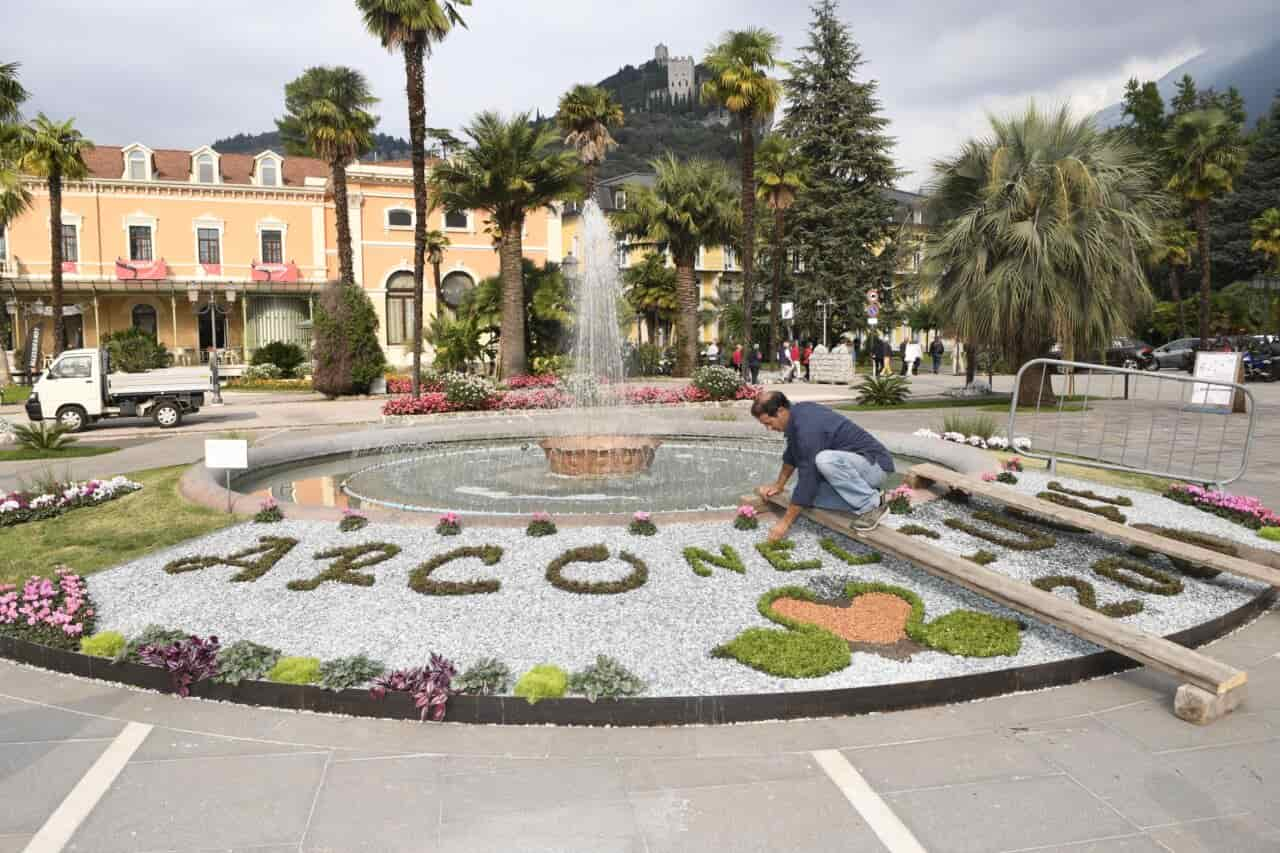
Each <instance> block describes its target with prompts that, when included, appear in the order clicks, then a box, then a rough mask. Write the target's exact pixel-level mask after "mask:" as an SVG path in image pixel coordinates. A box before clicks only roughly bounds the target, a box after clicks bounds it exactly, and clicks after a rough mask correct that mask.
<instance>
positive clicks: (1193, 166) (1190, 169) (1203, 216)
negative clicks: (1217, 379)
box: [1165, 109, 1246, 339]
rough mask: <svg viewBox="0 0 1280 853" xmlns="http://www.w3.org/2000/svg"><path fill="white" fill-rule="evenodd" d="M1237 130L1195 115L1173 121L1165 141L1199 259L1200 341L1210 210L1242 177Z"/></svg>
mask: <svg viewBox="0 0 1280 853" xmlns="http://www.w3.org/2000/svg"><path fill="white" fill-rule="evenodd" d="M1239 131H1240V128H1239V127H1238V126H1237V125H1236V123H1235V122H1233V121H1232V120H1231V119H1230V118H1228V117H1227V114H1226V113H1224V112H1223V111H1222V110H1217V109H1212V110H1196V111H1194V112H1189V113H1186V114H1184V115H1180V116H1178V117H1177V118H1176V119H1174V122H1173V126H1172V127H1170V128H1169V131H1168V133H1167V134H1166V136H1165V144H1166V146H1167V148H1168V152H1169V158H1170V160H1171V162H1172V164H1173V176H1172V177H1171V178H1169V184H1168V188H1169V190H1170V191H1172V192H1174V193H1176V194H1177V195H1178V196H1180V197H1181V198H1183V199H1184V200H1185V201H1187V202H1188V203H1189V204H1190V205H1191V210H1192V214H1193V216H1194V219H1195V223H1196V235H1197V243H1198V251H1197V254H1198V255H1199V256H1200V337H1201V339H1207V338H1208V337H1209V307H1210V304H1209V294H1210V289H1211V279H1210V275H1209V268H1210V264H1209V260H1210V258H1209V208H1210V203H1211V202H1212V201H1213V200H1214V199H1215V198H1217V197H1218V196H1221V195H1226V194H1227V193H1229V192H1231V190H1232V183H1233V181H1234V180H1235V178H1236V176H1238V175H1239V174H1240V173H1241V172H1243V171H1244V165H1245V159H1246V150H1245V147H1244V145H1242V144H1241V142H1240V132H1239Z"/></svg>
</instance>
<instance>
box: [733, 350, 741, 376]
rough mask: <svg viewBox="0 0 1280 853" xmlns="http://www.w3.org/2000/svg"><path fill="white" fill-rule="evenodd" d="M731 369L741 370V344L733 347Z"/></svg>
mask: <svg viewBox="0 0 1280 853" xmlns="http://www.w3.org/2000/svg"><path fill="white" fill-rule="evenodd" d="M733 369H734V370H736V371H738V372H739V373H741V372H742V344H738V345H737V346H735V347H734V348H733Z"/></svg>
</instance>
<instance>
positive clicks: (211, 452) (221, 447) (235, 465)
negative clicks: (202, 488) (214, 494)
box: [204, 438, 249, 515]
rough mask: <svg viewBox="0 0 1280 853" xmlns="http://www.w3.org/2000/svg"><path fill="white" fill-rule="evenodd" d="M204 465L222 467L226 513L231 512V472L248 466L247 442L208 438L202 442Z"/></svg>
mask: <svg viewBox="0 0 1280 853" xmlns="http://www.w3.org/2000/svg"><path fill="white" fill-rule="evenodd" d="M204 465H205V467H206V468H222V469H223V470H224V471H225V472H226V476H227V514H228V515H229V514H230V513H231V509H232V500H231V472H232V471H233V470H236V471H242V470H244V469H245V468H248V467H249V442H247V441H245V440H243V439H239V440H227V439H217V438H210V439H206V440H205V442H204Z"/></svg>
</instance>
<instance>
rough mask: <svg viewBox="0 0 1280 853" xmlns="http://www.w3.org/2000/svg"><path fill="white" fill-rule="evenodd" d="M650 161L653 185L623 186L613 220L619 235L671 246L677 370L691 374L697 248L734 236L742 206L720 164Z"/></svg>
mask: <svg viewBox="0 0 1280 853" xmlns="http://www.w3.org/2000/svg"><path fill="white" fill-rule="evenodd" d="M650 165H651V166H652V168H653V170H654V172H655V173H656V178H655V180H654V184H653V186H652V187H645V186H640V185H636V186H628V187H627V209H626V210H621V211H618V212H617V213H615V214H614V226H615V227H616V228H617V229H618V230H619V232H620V233H621V234H623V235H627V236H631V237H636V238H639V239H640V240H642V241H645V242H648V243H651V244H653V245H655V246H657V247H664V248H667V249H669V250H670V251H671V257H672V260H673V261H675V265H676V294H677V296H678V297H679V300H680V315H679V329H678V332H677V338H678V341H679V349H678V350H677V351H676V353H677V354H676V371H675V372H676V375H677V376H690V375H692V374H693V369H694V367H695V366H696V365H697V363H698V309H699V307H700V306H699V302H700V300H699V293H698V283H697V279H696V274H695V268H696V265H697V262H698V250H699V249H701V248H704V247H707V246H720V245H725V244H728V243H730V242H732V240H733V236H734V234H735V232H736V231H737V229H738V228H739V227H740V226H741V223H742V211H741V209H740V208H739V207H738V205H737V199H735V197H734V191H733V182H732V178H731V177H730V176H729V172H728V170H726V169H725V168H724V166H722V165H720V164H718V163H713V162H711V161H708V160H699V159H693V160H686V161H684V162H681V161H679V160H677V159H676V158H675V156H674V155H672V154H667V155H666V156H665V157H662V158H659V159H657V160H654V161H653V162H652V163H651V164H650Z"/></svg>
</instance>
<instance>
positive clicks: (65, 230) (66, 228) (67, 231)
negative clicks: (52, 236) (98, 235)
mask: <svg viewBox="0 0 1280 853" xmlns="http://www.w3.org/2000/svg"><path fill="white" fill-rule="evenodd" d="M62 260H64V261H67V262H69V263H75V262H76V261H79V260H80V231H79V229H78V228H76V226H74V225H67V224H66V223H65V222H64V223H63V224H62Z"/></svg>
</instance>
